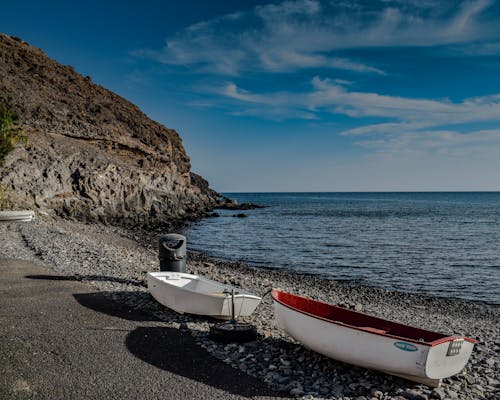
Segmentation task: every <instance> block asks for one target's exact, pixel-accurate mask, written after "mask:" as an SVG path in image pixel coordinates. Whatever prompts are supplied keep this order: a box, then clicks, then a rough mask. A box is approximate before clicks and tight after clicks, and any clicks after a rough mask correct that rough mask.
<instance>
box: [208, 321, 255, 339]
mask: <svg viewBox="0 0 500 400" xmlns="http://www.w3.org/2000/svg"><path fill="white" fill-rule="evenodd" d="M209 337H210V339H212V340H214V341H216V342H221V343H235V342H236V343H246V342H253V341H254V340H256V339H257V328H255V326H253V325H249V324H236V325H234V324H231V323H230V322H225V323H222V324H217V325H214V326H211V327H210V334H209Z"/></svg>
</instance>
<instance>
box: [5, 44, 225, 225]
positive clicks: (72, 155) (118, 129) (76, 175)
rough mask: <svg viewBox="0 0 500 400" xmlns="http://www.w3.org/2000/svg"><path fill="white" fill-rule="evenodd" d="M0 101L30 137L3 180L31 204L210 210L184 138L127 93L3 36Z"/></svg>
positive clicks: (68, 209)
mask: <svg viewBox="0 0 500 400" xmlns="http://www.w3.org/2000/svg"><path fill="white" fill-rule="evenodd" d="M0 102H2V103H4V104H5V105H6V106H7V107H8V108H9V109H10V110H11V111H13V112H15V113H17V114H18V115H19V116H20V117H21V120H22V122H23V128H24V130H25V131H26V133H27V135H28V146H27V147H23V146H18V147H17V148H16V149H15V150H14V151H13V152H12V153H11V154H10V155H9V156H8V158H7V160H6V163H5V164H4V166H3V168H1V169H0V182H1V183H3V184H4V185H7V186H10V187H12V188H13V189H14V190H15V191H16V192H17V193H18V194H21V195H24V196H26V197H27V198H28V199H29V201H30V202H31V203H32V205H33V206H34V207H37V208H38V209H40V210H44V211H46V212H53V213H57V214H59V215H65V216H71V217H76V218H80V219H90V220H105V221H107V222H125V223H137V222H147V223H156V222H166V221H170V220H173V219H180V218H189V217H194V216H198V215H200V214H202V213H203V212H205V211H206V210H208V209H210V208H212V207H213V206H214V205H215V203H216V199H217V197H218V195H217V193H215V192H214V191H213V190H211V189H210V188H209V187H208V184H207V183H206V181H204V179H203V178H201V177H199V176H197V175H194V174H192V173H191V171H190V162H189V157H188V156H187V155H186V151H185V150H184V147H183V146H182V140H181V138H180V137H179V135H178V133H177V132H176V131H174V130H172V129H168V128H166V127H164V126H162V125H161V124H159V123H157V122H155V121H152V120H151V119H149V118H148V117H147V116H146V115H145V114H144V113H142V112H141V111H140V110H139V109H138V108H137V107H136V106H134V105H133V104H131V103H130V102H128V101H127V100H125V99H123V98H122V97H120V96H118V95H116V94H114V93H112V92H110V91H109V90H106V89H105V88H103V87H101V86H99V85H96V84H94V83H92V81H91V79H90V78H89V77H83V76H81V75H80V74H78V73H76V72H75V70H74V69H73V68H72V67H70V66H64V65H61V64H59V63H57V62H56V61H54V60H52V59H50V58H48V57H47V56H46V55H45V54H44V53H43V52H42V51H41V50H39V49H37V48H34V47H32V46H30V45H28V44H27V43H25V42H23V41H22V40H20V39H18V38H14V37H10V36H7V35H3V34H0Z"/></svg>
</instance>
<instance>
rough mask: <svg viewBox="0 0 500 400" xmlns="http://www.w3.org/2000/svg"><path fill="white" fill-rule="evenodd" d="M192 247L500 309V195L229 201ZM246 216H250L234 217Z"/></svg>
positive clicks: (285, 196)
mask: <svg viewBox="0 0 500 400" xmlns="http://www.w3.org/2000/svg"><path fill="white" fill-rule="evenodd" d="M224 194H225V195H226V196H228V197H229V198H231V199H236V200H237V201H238V202H240V203H244V202H251V203H257V204H260V205H265V206H268V207H267V208H262V209H254V210H245V211H230V210H219V211H218V213H219V214H220V217H219V218H206V219H204V220H202V221H200V222H197V223H194V224H193V225H191V226H190V227H189V228H188V230H187V231H186V232H185V233H186V236H187V240H188V248H190V249H191V250H195V251H201V252H204V253H206V254H208V255H210V256H213V257H217V258H223V259H227V260H232V261H242V262H245V263H248V264H250V265H253V266H256V267H260V268H267V269H276V270H285V271H287V272H289V273H294V274H313V275H319V276H321V277H326V278H330V279H335V280H340V281H347V282H349V283H353V284H358V285H365V286H372V287H380V288H384V289H389V290H396V291H403V292H415V293H421V294H426V295H432V296H440V297H448V298H460V299H467V300H475V301H483V302H487V303H491V304H500V192H457V193H450V192H443V193H437V192H429V193H428V192H425V193H224ZM239 213H244V214H246V215H247V217H246V218H237V217H235V216H234V215H235V214H239Z"/></svg>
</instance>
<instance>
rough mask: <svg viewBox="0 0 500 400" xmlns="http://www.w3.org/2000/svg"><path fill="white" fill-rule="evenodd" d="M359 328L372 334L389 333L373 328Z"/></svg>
mask: <svg viewBox="0 0 500 400" xmlns="http://www.w3.org/2000/svg"><path fill="white" fill-rule="evenodd" d="M358 328H359V329H363V330H364V331H368V332H372V333H387V331H384V330H383V329H377V328H374V327H372V326H359V327H358Z"/></svg>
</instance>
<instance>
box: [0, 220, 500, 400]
mask: <svg viewBox="0 0 500 400" xmlns="http://www.w3.org/2000/svg"><path fill="white" fill-rule="evenodd" d="M162 233H167V232H161V231H153V232H144V231H140V230H130V229H125V228H118V227H112V226H106V225H100V224H85V223H81V222H75V221H68V220H62V219H55V218H52V217H49V216H41V217H39V218H38V219H36V220H35V221H34V222H31V223H3V224H0V242H1V246H0V257H3V258H13V259H23V260H29V261H34V262H36V263H38V264H40V265H43V266H45V267H46V268H48V269H50V270H51V271H52V272H53V273H56V274H59V275H61V276H64V277H67V278H68V279H74V280H79V281H83V282H88V283H90V284H91V285H93V286H94V287H95V290H96V291H99V292H102V293H103V294H105V295H106V296H109V297H110V298H112V299H113V300H114V301H116V302H119V303H122V304H125V305H127V306H128V307H130V308H133V309H134V310H136V311H139V312H143V313H148V314H154V315H155V317H157V318H159V319H161V320H162V321H164V322H166V323H167V324H169V325H170V324H171V326H172V327H174V328H178V329H187V330H189V332H190V334H191V335H192V336H193V337H194V338H195V340H196V342H197V343H198V344H199V346H200V347H203V348H205V349H206V350H208V351H209V352H210V353H211V354H212V355H214V356H215V357H217V358H219V359H220V360H222V361H224V362H225V363H227V364H230V365H231V366H233V367H234V368H237V369H240V370H242V371H243V372H245V373H247V374H249V375H252V376H254V377H257V378H259V379H261V380H262V382H263V384H264V383H265V384H266V385H268V386H269V387H271V388H272V389H276V390H279V391H282V392H286V393H289V396H290V397H293V398H304V399H345V400H347V399H357V400H364V399H387V400H389V399H397V400H403V399H410V400H412V399H416V400H425V399H441V400H443V399H471V400H472V399H500V306H499V305H495V304H487V303H482V302H474V301H465V300H458V299H444V298H439V297H429V296H423V295H418V294H408V293H403V292H396V291H390V290H384V289H376V288H371V287H365V286H356V285H352V284H347V283H342V282H337V281H335V280H329V279H322V278H318V277H315V276H312V275H311V276H309V275H298V274H290V273H287V272H279V271H273V270H266V269H257V268H254V267H251V266H248V265H245V264H241V263H234V262H227V261H224V260H217V259H213V258H210V257H208V256H206V255H204V254H201V253H194V252H191V253H189V255H188V266H187V272H190V273H196V274H200V275H203V276H205V277H208V278H210V279H215V280H218V281H221V282H225V283H229V284H232V285H235V286H239V287H242V288H244V289H247V290H249V291H251V292H253V293H255V294H258V295H262V294H264V293H266V292H267V291H268V290H269V289H270V288H271V287H276V288H279V289H282V290H285V291H289V292H292V293H295V294H299V295H303V296H307V297H311V298H315V299H318V300H321V301H325V302H328V303H335V304H339V305H342V306H344V307H348V308H351V309H356V310H361V311H363V312H366V313H369V314H372V315H375V316H379V317H383V318H386V319H391V320H394V321H397V322H401V323H404V324H409V325H413V326H418V327H421V328H424V329H429V330H435V331H440V332H443V333H447V334H450V335H451V334H460V335H466V336H470V337H473V338H475V339H477V340H478V341H479V342H478V344H477V345H476V347H475V349H474V352H473V354H472V357H471V359H470V361H469V363H468V365H467V366H466V368H465V369H464V370H463V371H462V372H461V373H460V374H458V375H456V376H453V377H451V378H447V379H445V380H444V381H443V384H442V386H441V387H440V388H434V389H433V388H429V387H427V386H425V385H421V384H415V383H412V382H409V381H406V380H403V379H399V378H396V377H393V376H390V375H386V374H383V373H380V372H376V371H371V370H367V369H363V368H358V367H354V366H351V365H348V364H344V363H340V362H337V361H334V360H331V359H328V358H326V357H324V356H322V355H319V354H317V353H314V352H311V351H309V350H307V349H306V348H304V347H303V346H301V345H300V344H299V343H297V342H296V341H294V340H293V339H292V338H290V337H289V336H287V335H285V334H283V333H282V332H280V331H278V330H277V329H276V328H275V326H274V320H273V313H272V307H271V305H272V304H271V298H270V296H269V295H266V296H264V298H263V301H262V303H261V305H260V306H259V307H258V309H257V311H256V312H255V313H254V315H252V317H250V318H248V319H246V321H245V322H249V323H252V324H254V325H255V326H256V327H257V330H258V334H259V339H258V340H257V341H256V342H251V343H247V344H229V345H224V344H220V343H216V342H213V341H212V340H210V339H209V337H208V332H209V329H210V326H211V325H213V324H214V323H217V321H215V320H212V319H206V318H201V317H196V316H191V315H179V314H176V313H174V312H172V311H170V310H168V309H166V308H164V307H163V306H161V305H159V304H158V303H157V302H156V301H155V300H154V299H153V298H152V297H151V296H150V294H149V292H148V290H147V286H146V283H145V279H146V273H147V272H150V271H155V270H158V255H157V248H156V243H157V237H158V235H160V234H162ZM188 243H189V238H188Z"/></svg>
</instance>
